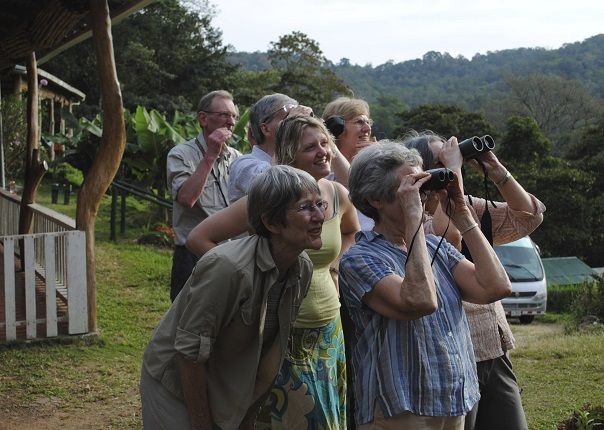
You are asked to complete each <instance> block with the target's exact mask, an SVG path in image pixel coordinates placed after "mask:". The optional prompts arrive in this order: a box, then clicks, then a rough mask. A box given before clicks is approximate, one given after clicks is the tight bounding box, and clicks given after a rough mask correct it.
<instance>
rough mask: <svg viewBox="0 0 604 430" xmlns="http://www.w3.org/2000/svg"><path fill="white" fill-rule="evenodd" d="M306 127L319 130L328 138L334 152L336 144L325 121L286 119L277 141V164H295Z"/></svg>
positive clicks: (280, 127) (278, 130)
mask: <svg viewBox="0 0 604 430" xmlns="http://www.w3.org/2000/svg"><path fill="white" fill-rule="evenodd" d="M306 127H313V128H317V129H319V131H321V132H322V133H323V134H324V135H325V136H326V137H327V140H328V141H329V147H330V149H331V150H332V151H333V147H334V145H335V143H334V141H333V137H332V136H331V133H330V132H329V131H328V130H327V127H325V124H324V123H323V121H321V120H320V119H317V118H314V117H310V116H298V117H293V118H286V119H285V120H283V121H282V122H281V125H279V128H278V129H277V136H276V139H275V160H276V162H277V164H287V165H290V166H291V165H293V164H294V161H295V159H296V154H297V152H298V148H299V147H300V143H301V142H302V134H303V133H304V129H305V128H306Z"/></svg>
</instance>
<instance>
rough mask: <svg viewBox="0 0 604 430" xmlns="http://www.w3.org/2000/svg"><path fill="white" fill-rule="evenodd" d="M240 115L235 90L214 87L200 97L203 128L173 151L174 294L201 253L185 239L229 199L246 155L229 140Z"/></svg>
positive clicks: (173, 295)
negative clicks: (231, 181)
mask: <svg viewBox="0 0 604 430" xmlns="http://www.w3.org/2000/svg"><path fill="white" fill-rule="evenodd" d="M238 117H239V110H238V109H237V106H235V103H234V102H233V96H232V95H231V94H230V93H229V92H228V91H224V90H218V91H212V92H210V93H208V94H206V95H205V96H203V97H202V98H201V99H200V100H199V104H198V106H197V119H198V121H199V124H200V125H201V127H202V129H203V130H202V132H201V133H200V134H199V135H198V136H197V137H195V138H194V139H191V140H189V141H188V142H185V143H182V144H180V145H176V146H175V147H174V148H172V149H171V150H170V152H169V153H168V159H167V163H166V165H167V178H168V184H169V186H170V187H171V190H172V199H173V201H172V226H173V228H174V233H175V238H174V242H175V249H174V257H173V261H172V279H171V287H170V298H171V299H172V301H174V299H175V298H176V296H177V295H178V293H179V292H180V290H181V289H182V287H183V286H184V284H185V282H186V281H187V279H188V278H189V276H190V275H191V272H192V271H193V267H195V263H197V260H198V257H197V256H196V255H195V254H193V253H191V252H190V251H188V250H187V249H186V248H185V246H184V244H185V241H186V239H187V235H188V234H189V232H190V231H191V230H192V229H193V227H195V226H196V225H197V224H199V223H200V222H201V221H202V220H204V219H205V218H207V217H208V216H209V215H212V214H213V213H215V212H218V211H219V210H220V209H222V208H224V207H226V206H227V205H228V203H229V194H228V192H229V191H228V177H229V169H230V166H231V163H233V161H234V160H235V159H236V158H237V157H239V156H240V155H241V153H240V152H239V151H237V150H236V149H233V148H231V147H230V146H229V145H228V144H227V141H228V140H229V139H230V138H231V136H232V134H233V128H234V127H235V123H236V122H237V119H238Z"/></svg>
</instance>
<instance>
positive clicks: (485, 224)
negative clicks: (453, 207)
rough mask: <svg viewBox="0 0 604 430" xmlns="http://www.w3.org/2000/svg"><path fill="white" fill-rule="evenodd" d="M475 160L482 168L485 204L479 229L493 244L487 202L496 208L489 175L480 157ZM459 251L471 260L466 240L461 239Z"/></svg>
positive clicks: (491, 223)
mask: <svg viewBox="0 0 604 430" xmlns="http://www.w3.org/2000/svg"><path fill="white" fill-rule="evenodd" d="M476 161H477V162H478V164H479V165H480V167H481V168H482V173H483V175H484V199H485V205H484V212H483V214H482V216H481V217H480V231H482V234H484V237H485V238H486V239H487V241H488V242H489V244H490V245H491V246H493V221H492V219H491V213H490V212H489V202H491V204H492V205H493V207H494V208H497V205H496V204H495V202H494V201H493V200H492V199H491V197H490V196H489V181H488V178H489V177H488V175H487V169H486V168H485V167H484V163H483V162H482V161H481V160H480V158H477V159H476ZM471 204H472V201H471V199H470V205H471ZM461 253H462V254H463V255H464V256H465V257H466V258H467V259H468V260H470V261H473V260H472V254H470V250H469V249H468V245H466V242H465V241H464V240H463V239H462V240H461Z"/></svg>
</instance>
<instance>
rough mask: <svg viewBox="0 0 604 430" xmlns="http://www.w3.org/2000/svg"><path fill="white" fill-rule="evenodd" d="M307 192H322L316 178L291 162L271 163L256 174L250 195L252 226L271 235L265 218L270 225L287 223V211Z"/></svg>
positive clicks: (266, 235)
mask: <svg viewBox="0 0 604 430" xmlns="http://www.w3.org/2000/svg"><path fill="white" fill-rule="evenodd" d="M307 193H315V194H320V190H319V185H318V184H317V181H315V179H314V178H313V177H312V176H310V174H308V173H306V172H305V171H303V170H299V169H296V168H294V167H291V166H272V167H270V168H268V169H267V170H265V171H264V172H263V173H261V174H260V175H258V176H256V178H255V179H254V181H253V182H252V185H251V187H250V191H249V193H248V197H247V213H248V222H249V224H250V226H251V227H252V228H253V229H254V230H255V231H256V234H258V235H259V236H264V237H270V236H271V233H270V231H269V230H268V228H266V225H265V224H264V222H263V220H262V218H263V217H264V219H265V221H266V222H267V223H269V224H271V225H282V226H284V227H287V211H288V209H290V208H291V206H292V205H293V204H294V203H296V202H297V201H298V200H300V198H302V197H303V196H304V195H305V194H307Z"/></svg>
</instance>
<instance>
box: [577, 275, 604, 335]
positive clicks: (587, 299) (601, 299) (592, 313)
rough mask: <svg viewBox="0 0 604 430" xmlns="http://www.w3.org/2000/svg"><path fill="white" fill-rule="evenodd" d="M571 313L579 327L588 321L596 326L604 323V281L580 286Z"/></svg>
mask: <svg viewBox="0 0 604 430" xmlns="http://www.w3.org/2000/svg"><path fill="white" fill-rule="evenodd" d="M571 311H572V315H573V319H574V321H575V323H576V324H577V325H579V324H582V323H584V322H586V321H587V320H589V321H590V322H593V323H596V324H602V323H604V280H603V279H600V280H598V281H595V282H589V283H588V282H585V283H584V284H582V285H580V288H579V294H578V296H577V297H576V299H575V300H574V302H573V304H572V307H571Z"/></svg>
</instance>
